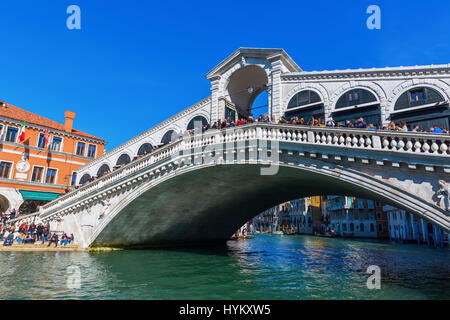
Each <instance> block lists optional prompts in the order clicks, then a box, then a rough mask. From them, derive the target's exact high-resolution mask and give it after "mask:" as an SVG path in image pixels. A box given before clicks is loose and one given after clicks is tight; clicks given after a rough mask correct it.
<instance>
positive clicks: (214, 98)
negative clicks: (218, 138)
mask: <svg viewBox="0 0 450 320" xmlns="http://www.w3.org/2000/svg"><path fill="white" fill-rule="evenodd" d="M219 80H220V78H219V77H216V78H214V79H212V80H211V110H210V117H211V124H212V123H214V122H215V121H217V120H219V119H220V112H219Z"/></svg>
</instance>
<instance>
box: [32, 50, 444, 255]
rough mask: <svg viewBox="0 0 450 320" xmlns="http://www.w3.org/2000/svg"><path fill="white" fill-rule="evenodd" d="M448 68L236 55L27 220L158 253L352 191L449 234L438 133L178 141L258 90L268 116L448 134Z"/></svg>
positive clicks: (241, 111) (304, 131)
mask: <svg viewBox="0 0 450 320" xmlns="http://www.w3.org/2000/svg"><path fill="white" fill-rule="evenodd" d="M449 70H450V65H439V66H421V67H399V68H383V69H364V70H363V69H360V70H345V71H320V72H303V71H302V70H301V69H300V68H299V67H298V66H297V64H296V63H295V62H294V61H293V60H292V59H291V58H290V57H289V56H288V55H287V54H286V53H285V52H284V50H281V49H251V48H241V49H239V50H237V51H236V52H234V53H233V54H232V55H231V56H229V57H228V58H226V59H225V60H224V61H223V62H221V63H220V64H219V65H218V66H216V67H215V68H214V69H213V70H212V71H210V72H209V73H208V74H207V78H208V79H209V80H210V81H211V96H210V97H208V98H206V99H204V100H202V101H200V102H199V103H197V104H194V105H193V106H190V107H188V108H187V109H185V110H183V111H181V112H180V113H179V114H177V115H175V116H173V117H172V118H170V119H168V120H166V121H164V122H162V123H161V124H159V125H157V126H155V127H154V128H151V129H149V130H148V131H146V132H144V133H143V134H141V135H139V136H137V137H135V138H133V139H131V140H130V141H127V142H125V143H124V144H122V145H120V146H119V147H117V148H115V149H113V150H111V151H110V152H108V153H106V154H105V155H103V156H102V157H99V158H97V159H95V160H94V161H92V162H90V163H88V164H87V165H85V166H83V167H81V168H79V170H78V172H77V177H78V178H77V179H78V182H79V183H80V184H83V185H82V186H81V187H80V188H78V189H76V190H74V191H72V192H70V193H69V194H66V195H64V196H62V197H60V198H58V199H57V200H55V201H53V202H51V203H49V204H47V205H45V206H43V207H42V208H41V212H40V217H41V219H43V220H44V221H49V222H51V224H52V229H61V230H64V231H65V232H69V233H74V235H75V237H76V239H78V241H80V243H81V244H82V245H83V246H85V247H87V246H98V245H111V246H135V245H136V246H138V245H149V246H151V245H155V246H163V245H172V244H184V243H187V242H201V241H209V242H211V241H223V240H225V239H227V238H228V237H229V236H230V235H231V234H232V233H233V232H234V231H235V230H236V229H237V228H238V227H239V226H241V225H242V224H243V223H244V222H246V221H248V220H249V219H251V218H252V217H254V216H255V215H257V214H258V213H260V212H262V211H263V210H265V209H267V208H269V207H272V206H274V205H276V204H278V203H282V202H284V201H287V200H292V199H296V198H301V197H305V196H311V195H353V196H358V197H362V198H368V199H375V200H380V201H382V202H385V203H388V204H392V205H393V206H395V207H398V208H402V209H405V210H408V211H409V212H412V213H414V214H416V215H418V216H420V217H422V218H424V219H426V220H427V221H429V222H432V223H434V224H436V225H437V226H438V227H440V228H441V229H443V230H445V231H447V232H449V231H450V218H449V185H450V161H449V160H450V151H449V148H450V136H449V135H444V134H443V135H440V134H426V133H415V132H393V131H382V130H377V131H374V130H365V129H348V128H319V127H307V126H298V125H280V124H264V123H255V124H251V125H247V126H245V127H234V128H229V129H226V130H221V131H219V130H208V131H207V132H206V133H205V134H198V135H195V136H188V137H183V138H179V136H180V135H181V133H182V132H184V131H185V130H186V129H187V128H193V127H194V123H195V122H197V121H198V122H199V121H201V122H202V123H203V124H205V123H210V124H212V123H213V122H215V121H217V120H219V119H224V118H228V119H230V120H233V118H234V119H236V118H237V117H246V116H248V115H249V114H250V113H251V112H252V105H253V102H254V101H255V99H256V97H257V96H258V95H259V94H260V93H262V92H264V91H265V92H267V97H268V101H267V105H268V114H269V117H272V116H273V117H274V118H275V119H276V120H277V119H279V118H280V117H281V116H285V117H286V118H289V117H291V116H299V117H303V118H305V119H309V118H311V117H315V118H320V117H324V118H328V117H333V118H334V119H335V120H336V121H341V120H346V119H349V120H353V119H356V118H359V117H360V116H363V117H364V118H365V119H367V121H369V122H372V123H382V124H385V123H387V122H389V121H396V122H398V120H401V119H402V120H405V121H406V122H407V123H408V124H410V125H419V126H420V127H422V128H424V129H429V127H430V126H432V125H433V124H438V125H440V126H442V127H445V128H448V127H449V118H450V111H449V97H450V77H449ZM177 136H178V137H177ZM161 144H163V145H164V146H162V147H160V148H159V149H158V150H156V151H154V152H152V153H149V154H147V152H148V151H150V150H151V148H152V147H153V146H156V145H161ZM146 151H147V152H146ZM138 155H140V156H141V157H139V158H138V159H136V160H134V161H132V159H135V158H136V156H138ZM117 166H120V167H119V168H117V169H116V170H113V168H114V167H117ZM109 171H112V172H110V173H108V172H109ZM91 177H98V178H97V179H95V180H94V181H92V182H87V181H89V180H90V179H91Z"/></svg>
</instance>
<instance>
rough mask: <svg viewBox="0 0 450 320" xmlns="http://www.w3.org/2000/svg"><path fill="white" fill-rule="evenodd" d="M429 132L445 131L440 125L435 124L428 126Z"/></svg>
mask: <svg viewBox="0 0 450 320" xmlns="http://www.w3.org/2000/svg"><path fill="white" fill-rule="evenodd" d="M430 132H431V133H445V131H444V130H443V129H442V128H441V127H439V126H437V125H435V126H433V127H431V128H430Z"/></svg>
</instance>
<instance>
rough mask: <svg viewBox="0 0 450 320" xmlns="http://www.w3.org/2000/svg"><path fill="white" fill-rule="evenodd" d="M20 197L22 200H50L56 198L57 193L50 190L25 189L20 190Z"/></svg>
mask: <svg viewBox="0 0 450 320" xmlns="http://www.w3.org/2000/svg"><path fill="white" fill-rule="evenodd" d="M20 193H21V194H22V197H23V199H24V200H44V201H51V200H55V199H56V198H58V196H59V193H51V192H37V191H27V190H20Z"/></svg>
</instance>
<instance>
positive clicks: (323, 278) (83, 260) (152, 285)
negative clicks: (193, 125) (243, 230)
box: [0, 235, 450, 299]
mask: <svg viewBox="0 0 450 320" xmlns="http://www.w3.org/2000/svg"><path fill="white" fill-rule="evenodd" d="M449 263H450V249H448V248H445V249H434V248H427V247H426V246H417V245H412V244H410V245H401V244H392V243H389V242H379V241H369V240H344V239H329V238H318V237H311V236H300V235H295V236H276V235H256V237H255V239H248V240H239V241H228V243H227V245H226V246H225V247H223V248H215V249H208V250H150V251H147V250H146V251H144V250H142V251H116V252H103V253H87V252H31V253H30V252H0V283H1V286H0V297H1V298H2V299H450V266H449ZM370 265H377V266H379V267H380V269H381V289H380V290H369V289H367V286H366V282H367V279H368V277H369V274H367V273H366V271H367V268H368V266H370ZM71 266H72V267H73V266H75V269H76V268H79V270H80V288H79V289H69V288H68V279H69V278H70V277H73V276H74V275H75V276H76V272H75V273H72V274H70V275H69V274H68V272H67V270H68V267H71ZM69 270H74V269H69ZM76 284H77V282H76V280H73V278H70V279H69V286H70V287H74V286H75V287H76V286H77V285H76Z"/></svg>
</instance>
